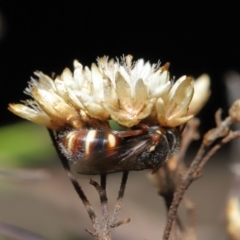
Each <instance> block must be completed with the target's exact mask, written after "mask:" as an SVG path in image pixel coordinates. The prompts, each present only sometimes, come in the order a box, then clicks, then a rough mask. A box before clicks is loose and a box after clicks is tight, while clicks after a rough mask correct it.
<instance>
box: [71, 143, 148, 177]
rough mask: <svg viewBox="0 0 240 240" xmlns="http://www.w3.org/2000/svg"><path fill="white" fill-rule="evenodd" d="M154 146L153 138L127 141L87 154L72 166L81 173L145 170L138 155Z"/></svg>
mask: <svg viewBox="0 0 240 240" xmlns="http://www.w3.org/2000/svg"><path fill="white" fill-rule="evenodd" d="M151 146H152V140H151V139H149V138H148V139H143V140H141V141H136V140H131V141H127V142H125V143H124V144H121V146H118V147H113V148H108V149H104V150H98V151H94V152H91V153H89V154H86V155H85V156H83V157H82V158H81V159H80V160H79V161H77V162H75V163H73V164H72V166H71V168H72V170H73V171H74V172H77V173H79V174H90V175H92V174H103V173H111V172H118V171H131V170H143V169H145V168H146V167H145V168H142V167H139V159H138V156H139V155H140V154H141V153H143V152H145V151H147V150H148V149H149V148H150V147H151Z"/></svg>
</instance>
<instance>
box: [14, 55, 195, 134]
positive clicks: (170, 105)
mask: <svg viewBox="0 0 240 240" xmlns="http://www.w3.org/2000/svg"><path fill="white" fill-rule="evenodd" d="M168 67H169V64H165V65H164V66H162V67H160V66H159V64H152V65H151V64H150V63H149V62H144V60H143V59H139V60H137V61H136V62H132V56H131V55H128V56H126V57H123V58H122V59H121V60H120V61H119V60H118V59H117V60H116V61H114V60H113V59H110V60H108V57H106V56H104V57H102V58H99V59H98V60H97V64H95V63H93V64H92V65H91V68H90V69H89V68H88V67H83V66H82V65H81V64H80V63H79V62H78V61H76V60H75V61H74V71H73V73H72V72H71V71H70V70H69V69H68V68H66V69H64V71H63V73H62V74H61V75H60V76H57V77H56V78H55V79H54V80H53V79H52V78H50V77H49V76H47V75H45V74H43V73H42V72H35V75H36V76H37V77H38V79H32V80H31V81H30V83H29V87H28V88H27V89H26V91H25V93H26V94H28V95H30V96H31V97H32V99H33V100H27V101H24V102H23V104H10V105H9V109H10V111H12V112H13V113H14V114H16V115H18V116H20V117H22V118H25V119H28V120H30V121H32V122H35V123H37V124H42V125H45V126H47V127H48V128H50V129H55V130H56V129H57V130H58V129H62V128H65V127H71V128H75V129H80V128H83V127H85V126H86V125H91V124H92V123H93V122H94V123H95V124H96V125H99V124H100V125H101V124H104V122H108V120H114V121H116V122H117V123H118V124H119V125H122V126H124V127H128V128H131V127H133V126H136V125H138V124H139V123H141V122H147V123H148V124H149V125H151V124H156V123H157V124H159V125H161V126H165V127H177V126H179V125H181V124H184V123H186V122H187V121H188V120H189V119H191V118H192V115H191V116H188V115H187V112H188V107H189V104H190V102H191V100H192V96H193V92H194V87H193V81H192V79H191V78H188V77H186V76H183V77H181V78H180V79H179V80H177V81H176V82H175V83H173V81H171V80H170V78H169V72H168Z"/></svg>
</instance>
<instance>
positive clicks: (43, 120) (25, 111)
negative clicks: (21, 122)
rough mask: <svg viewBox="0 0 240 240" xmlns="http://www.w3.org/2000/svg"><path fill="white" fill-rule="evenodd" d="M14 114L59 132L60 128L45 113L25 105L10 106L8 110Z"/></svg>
mask: <svg viewBox="0 0 240 240" xmlns="http://www.w3.org/2000/svg"><path fill="white" fill-rule="evenodd" d="M8 109H9V110H10V111H11V112H12V113H14V114H16V115H18V116H19V117H21V118H24V119H27V120H29V121H31V122H34V123H37V124H40V125H44V126H46V127H48V128H50V129H54V130H58V129H59V127H60V126H57V125H55V124H53V123H52V120H51V118H50V117H49V116H48V115H47V114H46V113H45V112H39V111H38V110H35V109H33V108H30V107H28V106H26V105H24V104H9V108H8Z"/></svg>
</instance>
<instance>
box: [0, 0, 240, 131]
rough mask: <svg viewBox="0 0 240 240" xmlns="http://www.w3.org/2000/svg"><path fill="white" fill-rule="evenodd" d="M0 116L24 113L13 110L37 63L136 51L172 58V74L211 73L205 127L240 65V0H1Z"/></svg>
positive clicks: (45, 66)
mask: <svg viewBox="0 0 240 240" xmlns="http://www.w3.org/2000/svg"><path fill="white" fill-rule="evenodd" d="M0 13H1V19H2V20H1V23H2V24H1V25H2V27H1V28H2V31H1V32H2V33H1V35H0V36H1V41H0V79H1V87H0V89H1V101H0V111H1V114H0V124H8V123H12V122H14V121H18V120H19V119H18V118H17V117H16V116H13V115H12V114H11V113H10V112H8V111H7V105H8V103H9V102H19V100H20V99H25V98H26V97H25V96H24V94H23V90H24V88H25V87H26V86H27V81H28V80H29V79H30V76H32V75H33V71H35V70H41V71H43V72H44V73H46V74H51V73H52V72H55V73H57V74H59V73H61V71H62V70H63V69H64V68H65V67H69V68H72V61H73V59H78V60H79V61H80V62H81V63H83V64H84V65H90V64H91V62H93V61H95V59H96V58H97V57H98V56H103V55H109V56H110V57H116V56H122V55H123V54H125V55H126V54H132V55H133V56H134V58H135V59H138V58H144V59H145V60H150V62H151V63H154V62H157V61H158V60H159V59H160V60H161V62H162V63H165V62H166V61H169V62H171V67H170V72H171V76H175V77H176V78H178V77H180V76H182V75H184V74H187V75H192V76H194V77H198V76H199V75H200V74H202V73H204V72H206V73H208V74H209V75H210V76H211V79H212V86H211V88H212V96H211V100H210V102H209V103H208V105H207V106H206V107H205V109H204V110H203V111H202V113H201V115H202V119H203V120H202V121H203V124H202V126H203V127H206V128H208V127H210V125H213V124H214V122H213V118H212V117H211V118H210V115H209V114H211V115H213V113H214V112H215V110H216V109H218V108H219V107H222V108H224V109H225V110H226V109H227V105H226V101H225V89H224V85H223V82H222V79H223V76H224V74H225V73H226V72H227V71H229V70H237V71H240V63H239V57H240V49H239V44H240V36H239V22H240V21H239V20H240V17H239V12H238V7H237V5H234V4H233V3H231V4H230V3H229V4H228V5H226V4H225V5H222V6H221V5H220V4H219V3H218V5H217V6H212V7H211V6H208V5H203V4H202V5H199V4H197V3H195V5H194V6H191V5H185V6H184V5H183V4H182V3H181V4H179V5H176V3H174V4H173V3H169V4H168V3H166V2H157V4H156V3H155V4H154V3H151V2H149V1H145V2H142V3H140V2H139V3H135V4H130V3H129V2H123V1H121V2H120V1H116V2H115V1H112V2H109V3H108V4H107V3H103V2H102V1H98V2H95V1H84V2H83V1H38V0H36V1H11V0H8V1H0Z"/></svg>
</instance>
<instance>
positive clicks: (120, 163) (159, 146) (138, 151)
mask: <svg viewBox="0 0 240 240" xmlns="http://www.w3.org/2000/svg"><path fill="white" fill-rule="evenodd" d="M57 141H58V145H59V146H60V150H61V152H62V154H63V155H64V156H65V157H66V158H67V159H68V160H69V161H70V162H72V164H71V168H72V170H73V171H74V172H76V173H79V174H85V175H88V174H91V175H92V174H104V173H112V172H119V171H139V170H144V169H153V171H156V170H157V169H158V168H159V167H160V166H161V165H162V164H163V163H165V162H166V161H167V160H168V158H169V157H170V156H171V155H173V154H174V153H175V152H176V151H177V150H178V148H179V144H180V132H179V130H178V129H177V128H163V127H160V126H151V127H147V126H146V125H142V126H140V127H139V128H138V129H133V130H132V129H130V130H124V131H114V130H111V129H80V130H74V129H72V130H65V131H63V132H60V133H58V135H57Z"/></svg>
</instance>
